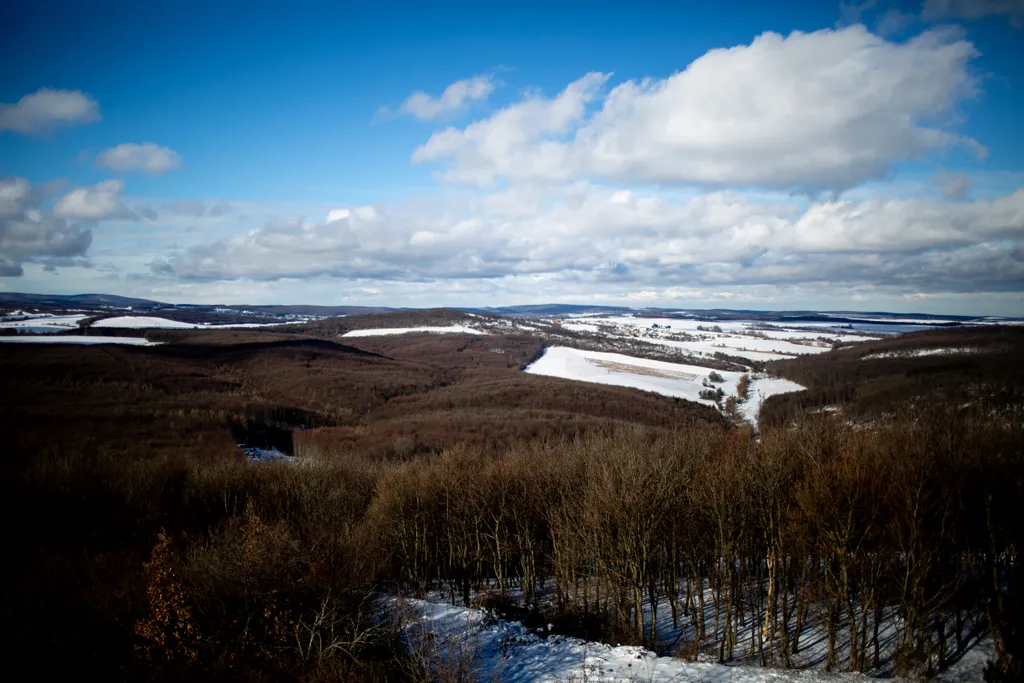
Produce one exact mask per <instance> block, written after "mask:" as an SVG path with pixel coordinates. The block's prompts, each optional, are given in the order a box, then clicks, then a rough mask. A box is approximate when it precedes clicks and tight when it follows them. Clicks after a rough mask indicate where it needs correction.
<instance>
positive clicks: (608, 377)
mask: <svg viewBox="0 0 1024 683" xmlns="http://www.w3.org/2000/svg"><path fill="white" fill-rule="evenodd" d="M525 372H529V373H531V374H534V375H546V376H548V377H561V378H563V379H574V380H578V381H580V382H594V383H597V384H611V385H614V386H620V387H632V388H634V389H643V390H645V391H653V392H655V393H658V394H662V395H664V396H674V397H677V398H685V399H687V400H689V401H697V402H699V403H703V404H705V405H712V406H713V405H717V404H716V402H715V401H714V400H712V399H708V398H702V397H701V396H700V392H701V391H702V390H704V389H707V388H708V387H707V386H705V385H704V381H705V380H706V379H708V377H709V375H710V374H711V372H717V373H718V374H719V375H720V376H721V377H722V379H723V380H724V381H722V382H719V383H716V384H714V386H715V387H721V389H722V391H723V392H724V393H725V396H732V395H735V393H736V383H737V381H738V380H739V378H740V377H741V376H742V375H743V374H744V373H742V372H729V371H726V370H716V371H712V370H711V369H710V368H705V367H700V366H698V365H685V364H683V363H668V362H665V361H659V360H648V359H646V358H634V357H632V356H626V355H623V354H621V353H604V352H600V351H583V350H580V349H573V348H568V347H565V346H551V347H548V348H547V349H545V350H544V355H542V356H541V357H540V358H538V359H537V360H536V361H534V362H533V363H531V364H530V365H529V366H528V367H527V368H526V370H525ZM802 389H803V387H802V386H800V385H799V384H796V383H794V382H790V381H789V380H785V379H775V378H767V377H762V376H760V375H753V376H751V382H750V386H749V388H748V392H747V395H748V398H747V400H746V401H744V402H743V403H741V404H740V411H741V413H742V415H743V417H744V418H745V419H747V420H749V421H751V423H753V424H757V412H758V410H759V409H760V407H761V402H762V401H763V400H764V399H765V398H767V397H768V396H771V395H773V394H782V393H786V392H790V391H801V390H802Z"/></svg>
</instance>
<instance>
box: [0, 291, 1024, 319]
mask: <svg viewBox="0 0 1024 683" xmlns="http://www.w3.org/2000/svg"><path fill="white" fill-rule="evenodd" d="M0 306H4V307H8V308H21V307H29V306H35V307H44V308H77V307H81V308H92V309H103V310H118V309H121V310H127V309H130V310H131V312H132V313H143V312H145V313H147V314H148V313H156V312H159V311H167V312H171V311H193V312H196V313H221V314H223V313H230V314H234V315H238V316H248V315H251V316H254V317H263V318H266V317H273V318H286V317H294V316H311V317H324V318H328V317H336V316H343V315H346V316H347V315H366V314H372V313H390V312H396V311H416V310H424V309H417V308H411V307H391V306H322V305H315V304H271V305H250V304H170V303H165V302H162V301H154V300H152V299H140V298H135V297H126V296H119V295H116V294H102V293H88V294H33V293H24V292H0ZM449 310H453V311H460V312H463V313H481V314H490V315H503V316H570V315H632V314H642V315H645V316H650V317H663V318H695V319H699V320H706V321H709V322H711V321H715V320H754V321H761V322H764V323H772V322H780V323H781V322H785V323H788V324H793V323H800V322H806V323H831V324H833V325H841V324H852V323H863V322H865V321H866V320H869V321H870V322H872V323H874V324H878V325H899V324H907V322H906V321H907V320H909V319H913V320H914V321H915V322H914V324H917V325H926V326H936V327H938V326H955V325H962V324H971V323H981V322H985V323H998V322H1004V321H1005V322H1021V321H1022V319H1021V318H1014V317H1009V316H965V315H936V314H930V313H891V312H886V311H868V312H864V311H808V310H796V311H763V310H753V309H725V308H716V309H685V308H631V307H628V306H602V305H589V304H563V303H548V304H524V305H514V306H462V307H450V308H449Z"/></svg>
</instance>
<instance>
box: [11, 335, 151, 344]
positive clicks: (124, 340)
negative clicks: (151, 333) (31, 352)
mask: <svg viewBox="0 0 1024 683" xmlns="http://www.w3.org/2000/svg"><path fill="white" fill-rule="evenodd" d="M0 343H7V344H128V345H130V346H156V345H158V344H160V342H151V341H148V340H146V339H144V338H142V337H82V336H70V335H63V336H59V337H30V336H27V335H26V336H18V337H0Z"/></svg>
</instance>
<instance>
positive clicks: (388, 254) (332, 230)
mask: <svg viewBox="0 0 1024 683" xmlns="http://www.w3.org/2000/svg"><path fill="white" fill-rule="evenodd" d="M523 193H524V191H523V190H522V189H521V188H520V189H519V190H517V191H516V194H518V195H521V194H523ZM537 204H538V205H539V206H541V207H542V208H541V209H540V210H539V211H537V212H536V213H531V214H523V213H519V212H517V211H515V210H512V209H511V207H507V206H506V204H505V202H504V201H502V200H500V199H499V200H496V199H495V197H494V196H488V197H483V198H478V199H476V200H469V201H468V203H467V202H466V201H464V198H460V199H459V201H456V202H452V203H451V204H447V205H445V204H441V205H433V206H419V205H417V206H392V207H374V208H373V210H372V211H371V210H370V209H369V207H361V208H359V209H336V210H333V211H331V212H330V214H329V215H328V217H327V218H326V219H324V220H304V219H299V218H294V219H287V220H275V221H271V222H268V223H267V224H265V225H264V226H262V227H259V228H257V229H255V230H252V231H249V232H246V233H244V234H240V235H236V236H234V237H231V238H228V239H224V240H218V241H215V242H212V243H208V244H200V245H195V246H193V247H191V248H188V249H186V250H184V251H183V252H182V253H180V254H179V255H177V256H173V257H171V258H169V259H168V260H167V261H166V262H163V261H161V262H159V263H156V264H155V265H151V266H150V269H151V270H152V271H153V272H155V273H159V274H161V275H167V274H170V273H172V272H173V274H174V275H176V276H177V277H179V278H183V279H184V280H186V281H188V280H197V281H231V280H237V279H246V280H252V281H274V280H280V279H308V278H317V277H334V278H344V279H348V280H363V281H366V280H372V281H375V282H392V283H395V282H405V283H410V284H413V285H415V286H419V285H418V284H416V283H429V282H448V283H457V282H459V281H464V280H473V281H476V282H500V281H506V280H508V279H509V278H513V279H515V278H520V279H521V278H531V277H533V278H542V279H544V281H545V282H547V285H546V286H548V287H550V288H551V289H550V291H551V293H552V294H553V295H559V294H561V293H563V292H564V291H565V290H564V289H563V288H562V287H561V286H560V285H559V284H558V283H564V282H577V283H590V285H592V286H594V287H600V288H604V289H603V290H602V291H620V292H622V291H632V292H637V291H642V290H647V289H657V290H658V291H660V292H662V293H664V292H666V291H668V290H669V289H671V288H680V289H679V291H683V290H687V291H691V292H693V291H708V290H714V291H718V292H720V293H721V292H727V291H730V290H733V289H735V288H744V287H767V286H779V285H783V284H785V285H787V286H793V287H813V286H820V285H821V283H824V284H825V285H828V286H840V285H841V286H846V287H878V288H891V289H893V290H894V291H906V292H910V291H914V292H934V291H943V292H950V291H954V292H961V291H1014V288H1020V287H1022V286H1024V263H1022V260H1021V257H1020V254H1021V249H1020V244H1021V243H1022V242H1024V189H1021V190H1019V191H1017V192H1015V193H1013V194H1011V195H1007V196H1005V197H1001V198H998V199H996V200H992V201H978V202H968V203H957V204H949V203H947V202H944V201H932V200H919V199H887V200H886V199H872V200H864V201H844V200H831V201H815V202H810V203H806V204H804V203H802V200H797V199H794V198H792V197H787V196H786V195H781V194H780V195H778V197H776V201H766V198H764V197H761V198H757V199H756V200H755V199H754V198H752V197H751V196H749V195H745V194H741V193H737V192H711V193H706V194H700V195H696V196H692V197H689V198H685V199H670V198H668V197H666V196H664V195H659V194H649V193H638V192H633V191H630V190H623V189H614V188H603V187H596V186H592V185H590V184H588V183H576V184H572V185H569V186H566V187H563V188H561V189H560V190H558V191H557V192H555V193H549V194H548V195H547V196H544V197H539V198H537Z"/></svg>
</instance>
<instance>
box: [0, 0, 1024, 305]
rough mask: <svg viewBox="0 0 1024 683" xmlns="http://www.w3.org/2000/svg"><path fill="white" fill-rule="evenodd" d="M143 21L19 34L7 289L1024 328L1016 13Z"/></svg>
mask: <svg viewBox="0 0 1024 683" xmlns="http://www.w3.org/2000/svg"><path fill="white" fill-rule="evenodd" d="M211 4H212V5H213V7H210V5H211ZM154 5H155V3H127V2H125V3H103V2H100V3H93V4H90V5H88V6H85V5H81V4H80V3H74V4H72V3H49V2H38V3H20V4H19V5H18V6H16V7H14V8H12V9H9V10H8V11H9V12H13V16H12V17H11V18H10V20H9V21H5V28H4V30H3V31H4V36H3V38H4V40H3V41H2V42H0V50H2V51H3V58H4V60H5V62H6V63H7V64H8V68H7V69H6V70H5V73H4V76H3V78H2V80H0V103H3V104H2V105H0V182H2V183H3V185H0V274H4V275H5V277H2V278H0V289H3V290H7V291H45V292H63V293H73V292H81V291H105V292H112V293H120V294H129V295H136V296H146V297H151V298H158V299H163V300H169V301H197V302H198V301H204V302H243V301H244V302H249V303H291V302H306V303H352V304H373V305H413V306H429V305H499V304H511V303H536V302H542V301H556V300H559V301H571V302H580V303H587V302H594V303H599V302H600V303H619V304H630V305H661V306H709V307H711V306H714V307H721V306H733V307H737V308H740V307H742V308H775V309H780V308H805V307H813V308H833V309H879V308H886V309H891V310H907V311H912V310H918V311H934V312H949V313H954V312H963V313H989V314H1014V315H1020V314H1024V301H1022V294H1021V291H1022V288H1024V248H1022V245H1021V239H1022V234H1024V191H1021V188H1022V187H1024V161H1022V160H1024V133H1022V132H1021V126H1020V125H1019V124H1018V122H1017V119H1018V118H1019V112H1020V111H1022V110H1024V95H1022V93H1024V82H1022V81H1024V76H1022V71H1021V67H1020V66H1019V63H1022V62H1024V59H1021V57H1022V56H1024V50H1022V45H1024V43H1022V39H1024V28H1021V23H1022V20H1024V5H1022V3H1020V2H1018V1H1017V0H972V1H971V2H960V1H959V0H925V2H914V3H911V2H906V3H891V2H888V3H887V2H885V1H884V0H877V1H876V2H871V0H868V1H867V2H864V3H859V4H857V3H847V4H845V5H832V4H829V3H819V2H794V3H789V4H772V5H771V6H769V5H767V4H765V3H754V2H750V3H732V4H729V5H728V6H723V5H722V4H721V3H710V2H709V3H700V2H696V3H642V2H636V3H629V4H628V5H623V4H622V3H600V2H587V3H552V2H546V3H514V4H513V5H511V6H507V7H499V6H496V5H494V4H493V3H435V4H426V3H415V4H412V3H410V4H409V5H401V4H391V5H388V6H381V4H379V3H358V4H357V3H323V4H319V5H317V4H309V3H292V4H290V5H288V6H287V8H282V7H281V6H271V5H270V4H269V3H267V4H263V3H226V2H220V3H188V2H186V3H176V4H174V5H173V6H172V5H165V6H154ZM253 5H256V6H253ZM446 88H447V89H448V90H447V91H446ZM446 92H447V94H445V93H446ZM415 93H420V94H419V95H416V94H415Z"/></svg>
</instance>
